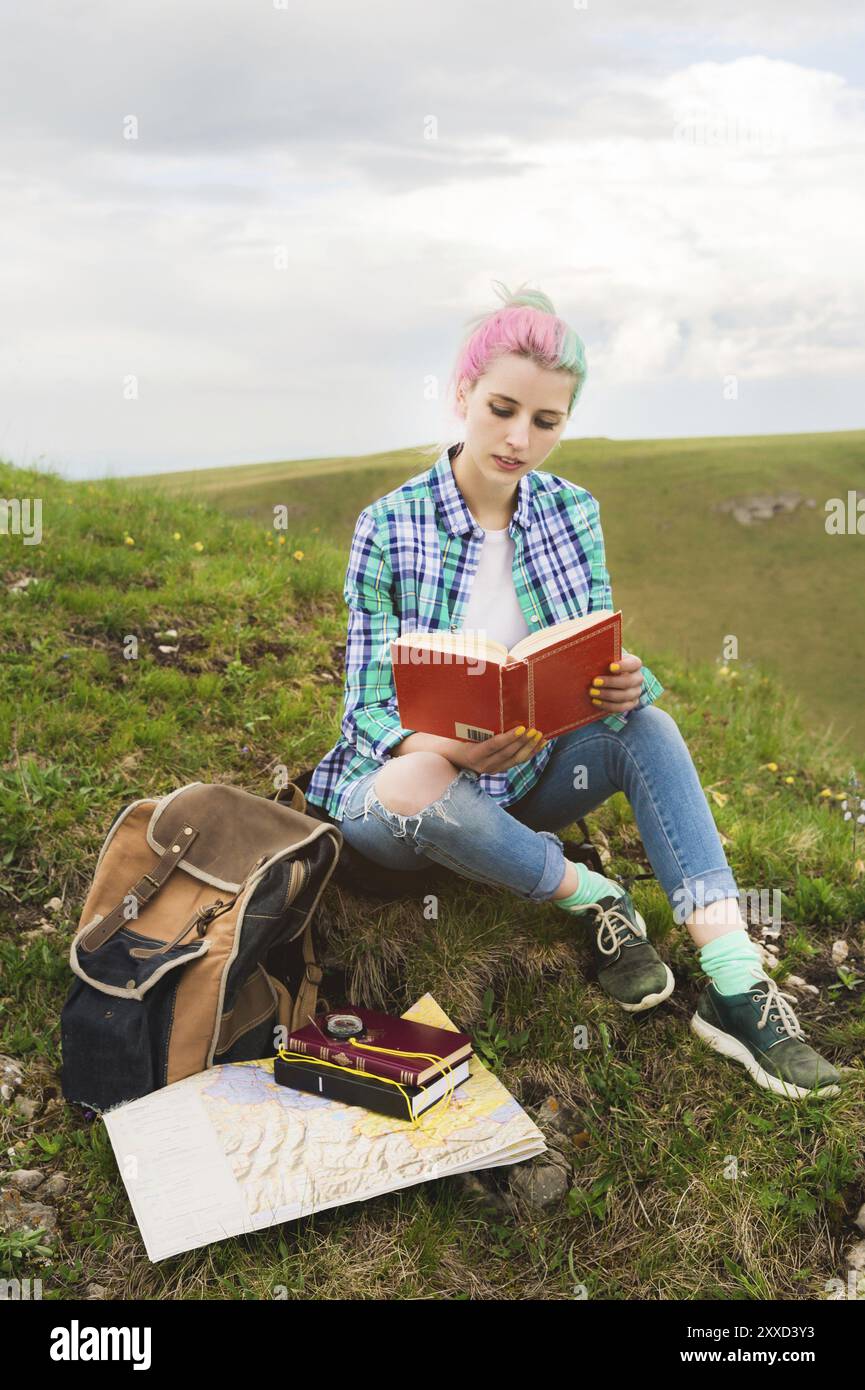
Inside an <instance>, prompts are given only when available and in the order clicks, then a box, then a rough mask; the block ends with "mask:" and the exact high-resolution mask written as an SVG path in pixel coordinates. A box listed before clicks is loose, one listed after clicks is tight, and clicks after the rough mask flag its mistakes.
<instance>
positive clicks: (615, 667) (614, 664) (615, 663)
mask: <svg viewBox="0 0 865 1390" xmlns="http://www.w3.org/2000/svg"><path fill="white" fill-rule="evenodd" d="M618 669H619V663H618V661H611V662H610V670H611V671H618Z"/></svg>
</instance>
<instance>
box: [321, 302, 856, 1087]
mask: <svg viewBox="0 0 865 1390" xmlns="http://www.w3.org/2000/svg"><path fill="white" fill-rule="evenodd" d="M502 288H504V287H502ZM500 298H502V299H503V301H504V306H503V307H502V308H500V309H497V310H495V311H493V312H492V313H490V314H488V315H486V316H484V317H483V318H482V319H481V320H480V322H478V323H477V324H476V326H475V327H474V329H473V331H471V332H470V334H469V336H468V338H467V340H466V341H465V343H464V345H463V347H462V350H461V352H460V354H459V357H458V360H457V364H456V368H455V371H454V374H453V378H452V382H451V386H452V387H453V389H454V394H455V399H456V402H457V410H458V415H459V417H460V418H461V420H462V421H463V423H464V435H465V439H464V442H463V443H462V444H454V445H452V446H451V447H449V448H447V449H446V450H444V451H443V452H442V453H441V455H440V457H439V459H438V461H437V462H436V463H435V464H434V465H433V467H432V468H430V469H429V470H428V471H427V472H423V473H419V474H417V475H416V476H415V477H412V478H410V479H409V480H408V481H407V482H405V483H404V484H402V486H400V487H398V488H395V489H394V490H393V491H391V492H389V493H387V494H386V495H385V496H384V497H381V498H379V499H378V500H377V501H376V502H373V503H371V504H370V505H369V506H368V507H365V508H364V509H363V511H362V512H361V514H360V516H359V517H358V520H357V524H356V527H355V532H354V537H353V540H352V546H351V553H350V558H349V563H348V570H347V574H346V580H345V589H344V596H345V600H346V603H347V604H348V609H349V613H348V641H347V645H346V662H345V666H346V687H345V709H344V716H343V720H342V726H341V727H342V733H341V737H340V738H339V740H338V742H337V743H336V745H335V746H334V747H333V748H332V749H331V750H330V752H329V753H327V755H326V756H325V757H324V758H323V759H322V761H321V762H320V763H319V764H318V766H317V767H316V769H315V771H314V773H313V776H312V779H311V781H310V783H309V786H308V789H307V797H308V799H309V801H311V802H313V803H315V804H317V805H319V806H321V807H323V808H324V810H325V811H326V812H327V813H328V814H329V815H331V816H332V817H333V818H334V819H335V820H336V821H337V822H338V823H339V824H340V828H341V830H342V833H343V835H344V837H345V839H346V841H347V842H348V843H349V844H350V845H353V846H354V847H356V848H357V849H358V850H359V851H360V852H361V853H362V854H364V855H365V856H367V858H369V859H371V860H373V861H375V862H376V863H378V864H381V865H383V866H385V867H387V868H390V869H392V870H394V871H395V872H398V871H400V870H405V869H416V868H418V867H421V866H424V865H427V866H428V865H430V863H431V862H433V863H437V864H445V865H447V866H449V867H450V868H451V869H454V870H455V871H456V872H457V873H459V874H462V875H464V876H465V877H466V878H469V879H473V880H475V881H477V882H481V883H489V884H494V885H497V886H500V887H502V888H507V889H509V890H510V892H512V893H514V894H516V896H517V897H520V898H526V899H530V900H532V901H534V902H552V903H554V904H555V906H556V907H558V908H560V909H561V910H563V911H565V912H568V913H571V914H573V915H574V916H575V917H578V918H580V917H590V918H592V919H593V920H594V928H595V929H594V930H593V932H592V949H593V954H594V958H595V962H596V965H597V980H598V984H599V985H600V987H601V988H602V989H603V990H604V991H605V992H606V993H607V994H608V995H609V996H610V997H611V998H612V999H614V1000H615V1001H616V1003H617V1004H619V1005H620V1007H621V1008H623V1009H625V1010H627V1011H628V1012H630V1013H637V1012H640V1011H642V1010H644V1009H649V1008H652V1007H654V1006H655V1005H657V1004H659V1003H661V1002H662V1000H664V999H666V998H667V997H668V996H669V995H670V994H671V992H672V990H673V987H674V983H675V982H674V979H673V975H672V973H671V971H670V968H669V966H667V965H666V964H665V963H664V961H662V960H661V958H660V957H659V956H658V954H657V952H656V951H655V950H654V948H653V946H652V945H651V943H650V942H649V941H648V939H647V936H646V927H645V923H644V921H643V918H642V916H641V915H640V913H639V912H637V911H636V910H635V907H634V904H633V901H632V899H631V896H630V894H629V893H627V892H626V891H625V890H624V888H622V887H621V885H619V884H617V883H616V882H614V881H613V880H612V879H609V878H605V877H604V876H603V875H601V874H597V873H594V872H592V871H591V870H590V869H588V868H586V867H585V866H584V865H578V864H574V863H572V862H571V861H569V860H567V859H566V858H565V855H564V851H563V847H562V843H561V840H560V839H559V838H558V836H557V835H556V833H555V832H556V831H557V830H561V829H563V828H565V827H567V826H569V825H571V824H573V822H574V821H576V820H578V819H579V818H581V817H583V816H585V815H587V813H588V812H590V811H592V810H594V809H595V808H596V807H598V806H600V805H601V804H602V803H603V802H604V801H606V800H607V798H608V797H610V796H612V795H613V794H614V793H615V792H619V791H620V792H623V793H624V794H625V796H626V797H627V799H628V801H629V803H630V805H631V807H632V808H633V812H634V817H635V820H636V823H637V827H638V829H639V832H640V835H641V837H642V841H643V845H644V847H645V850H646V854H647V855H648V858H649V861H650V863H651V865H652V869H653V871H654V873H655V874H656V876H657V879H658V882H659V883H660V884H661V886H662V888H663V890H664V892H665V893H666V894H667V897H668V899H669V902H670V904H671V906H672V908H673V911H674V917H675V920H676V921H677V922H679V923H684V925H685V926H686V927H687V929H688V932H689V934H690V936H691V939H692V940H693V942H694V945H695V947H697V949H698V951H699V960H700V966H701V969H702V970H703V971H704V972H705V974H706V975H707V976H708V982H707V984H706V986H705V988H704V990H703V992H702V994H701V996H700V999H699V1001H698V1004H697V1009H696V1012H695V1013H694V1016H693V1018H692V1020H691V1027H692V1028H693V1029H694V1031H695V1032H696V1033H697V1034H698V1035H699V1036H700V1037H702V1038H704V1039H705V1040H706V1041H707V1042H708V1043H709V1044H710V1045H711V1046H712V1047H713V1048H714V1049H716V1051H718V1052H719V1053H721V1054H722V1055H724V1056H725V1057H729V1058H730V1059H732V1060H733V1061H736V1062H738V1063H740V1064H741V1065H742V1066H744V1067H745V1069H746V1070H747V1072H748V1074H749V1076H751V1078H752V1079H753V1080H754V1081H755V1082H756V1083H757V1085H759V1086H763V1087H765V1088H767V1089H769V1090H770V1091H773V1092H775V1093H777V1094H779V1095H784V1096H786V1097H788V1098H799V1097H802V1096H805V1095H808V1094H814V1095H819V1096H830V1095H836V1094H838V1092H839V1085H838V1083H839V1081H840V1075H839V1073H838V1072H837V1071H836V1069H835V1068H834V1067H833V1066H832V1065H831V1064H830V1063H829V1062H828V1061H827V1060H826V1059H825V1058H823V1057H821V1056H820V1055H819V1054H818V1053H817V1052H816V1051H815V1050H814V1049H813V1048H812V1047H810V1046H809V1045H808V1043H807V1042H805V1041H804V1035H803V1032H802V1029H801V1027H800V1025H799V1023H798V1021H797V1019H796V1016H795V1014H794V1012H793V1009H792V1006H791V1004H790V1002H789V1000H790V996H789V995H786V994H782V993H781V992H780V990H779V989H778V986H777V985H776V983H775V982H774V981H773V980H772V979H770V977H769V976H768V975H767V974H766V973H765V972H764V970H763V968H762V965H761V961H760V956H759V954H758V951H757V948H756V946H755V944H754V943H753V942H752V941H751V940H750V938H749V935H748V931H747V928H746V924H745V922H744V921H743V919H742V917H741V914H740V912H739V901H738V889H737V886H736V882H735V880H734V878H733V874H732V873H731V871H730V867H729V865H728V863H727V860H726V857H725V855H724V850H723V847H722V845H721V841H720V838H719V836H718V832H717V829H716V827H715V823H714V820H713V817H712V814H711V811H710V809H709V805H708V803H707V801H706V797H705V795H704V793H703V789H702V787H701V785H700V779H699V776H698V774H697V771H696V769H695V767H694V764H693V761H692V759H691V755H690V753H689V751H688V747H687V745H686V743H685V741H684V739H683V738H682V735H681V733H680V731H679V728H678V725H677V724H676V721H675V720H674V719H673V718H672V716H671V715H670V714H669V713H667V711H666V710H663V709H660V708H659V707H658V706H657V705H656V704H655V701H656V700H657V699H658V696H659V695H660V694H661V693H662V691H663V686H662V685H661V684H660V683H659V681H658V680H657V679H656V678H655V676H654V675H653V674H652V672H651V671H650V670H649V669H648V667H644V666H643V665H642V663H641V661H640V658H639V657H638V656H634V655H633V654H632V653H623V657H622V660H621V662H619V663H618V664H614V665H613V666H611V667H610V669H609V670H608V671H599V672H598V673H597V675H596V677H595V679H594V681H593V683H592V684H593V689H592V698H593V699H594V702H595V705H596V706H597V708H598V709H599V710H600V711H603V713H604V717H603V718H602V719H599V720H597V721H596V722H594V723H592V724H587V725H584V726H583V727H582V728H579V729H575V730H574V731H573V732H571V733H568V734H564V735H560V736H559V737H557V738H549V739H548V738H545V737H544V733H543V730H537V729H525V728H523V727H522V726H519V727H517V728H515V729H512V730H510V731H509V732H507V733H504V734H500V735H498V736H496V737H493V738H490V739H487V740H486V741H485V742H481V743H468V742H462V741H461V740H458V739H449V738H439V737H437V736H434V735H431V734H424V733H419V732H416V731H414V730H412V729H406V728H404V727H403V726H402V725H401V724H400V720H399V714H398V711H397V708H396V696H395V693H394V684H393V672H392V668H391V662H390V647H389V644H390V642H391V640H392V639H393V638H394V637H396V636H398V635H399V634H400V633H401V632H404V631H418V630H422V631H423V630H425V631H436V630H439V629H446V630H448V629H449V630H450V631H452V632H455V631H462V630H468V629H474V630H480V631H482V632H483V633H484V634H485V635H486V636H488V637H492V638H495V639H497V640H498V641H500V642H503V643H504V644H505V646H506V647H512V646H513V645H514V643H515V642H517V641H519V639H520V638H521V637H524V636H526V635H527V634H528V633H530V632H536V631H539V630H540V629H541V628H544V627H548V626H550V625H551V624H553V623H557V622H561V621H563V620H564V619H566V618H573V617H579V616H581V615H583V614H585V613H590V612H592V611H593V610H596V609H600V608H603V609H612V608H613V601H612V594H611V589H610V579H609V575H608V573H607V569H606V565H605V555H604V541H603V536H602V533H601V525H600V518H599V507H598V503H597V501H596V500H595V498H594V497H593V496H592V494H591V493H590V492H587V491H586V489H585V488H582V487H579V486H578V485H577V484H576V483H572V482H569V481H568V480H567V479H565V478H559V477H557V476H556V475H555V474H554V473H547V472H543V471H542V468H543V464H544V463H545V461H546V460H547V458H548V457H549V455H550V453H551V452H552V450H553V449H554V448H555V446H556V444H557V443H558V441H559V439H560V438H561V436H562V433H563V431H564V429H565V426H566V425H567V422H568V420H569V419H570V416H571V412H572V411H573V409H574V406H575V404H576V402H577V399H578V397H579V395H580V391H581V389H582V386H583V382H584V380H585V377H586V363H585V353H584V348H583V344H582V342H581V340H580V339H579V337H578V336H577V334H576V333H575V332H574V330H573V329H572V328H569V327H568V325H567V324H566V323H565V322H564V321H563V320H562V319H560V318H558V317H557V316H556V314H555V312H554V310H553V306H552V304H551V303H550V301H549V299H548V298H547V297H546V295H544V294H541V293H540V292H538V291H531V290H527V291H525V292H518V293H516V294H513V295H511V294H508V292H507V291H506V290H505V291H504V293H503V294H501V295H500ZM578 771H579V772H580V776H577V775H576V774H577V772H578Z"/></svg>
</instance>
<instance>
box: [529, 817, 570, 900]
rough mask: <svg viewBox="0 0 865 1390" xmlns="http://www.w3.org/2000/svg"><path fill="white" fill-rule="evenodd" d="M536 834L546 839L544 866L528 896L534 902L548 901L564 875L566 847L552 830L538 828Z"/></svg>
mask: <svg viewBox="0 0 865 1390" xmlns="http://www.w3.org/2000/svg"><path fill="white" fill-rule="evenodd" d="M535 834H536V835H538V836H539V837H540V839H542V840H544V841H545V845H544V868H543V872H542V873H541V876H540V878H539V879H538V882H537V883H536V884H535V887H534V889H533V890H532V892H531V893H529V895H528V896H529V898H530V899H531V900H532V902H546V901H547V899H548V898H551V897H552V896H553V894H554V893H555V891H556V889H557V888H558V886H559V884H560V883H561V881H562V878H563V877H564V873H565V864H566V860H565V847H564V845H563V844H562V842H561V840H560V839H559V837H558V835H554V834H553V832H552V831H551V830H536V831H535Z"/></svg>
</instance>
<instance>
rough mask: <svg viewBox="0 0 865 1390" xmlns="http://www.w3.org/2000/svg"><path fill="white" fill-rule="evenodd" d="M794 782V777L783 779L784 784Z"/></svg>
mask: <svg viewBox="0 0 865 1390" xmlns="http://www.w3.org/2000/svg"><path fill="white" fill-rule="evenodd" d="M795 780H796V779H795V777H785V778H784V781H785V782H795Z"/></svg>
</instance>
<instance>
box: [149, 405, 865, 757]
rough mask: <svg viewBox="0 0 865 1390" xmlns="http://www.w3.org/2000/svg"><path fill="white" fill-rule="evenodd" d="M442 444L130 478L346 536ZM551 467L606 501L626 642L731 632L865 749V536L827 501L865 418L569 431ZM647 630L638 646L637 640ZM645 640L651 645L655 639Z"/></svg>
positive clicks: (707, 652)
mask: <svg viewBox="0 0 865 1390" xmlns="http://www.w3.org/2000/svg"><path fill="white" fill-rule="evenodd" d="M435 457H436V451H435V449H432V450H430V449H429V448H428V449H426V450H423V449H403V450H397V451H393V452H391V453H385V454H370V455H368V456H365V457H363V458H333V459H304V460H298V461H290V462H282V463H270V464H248V465H245V466H240V467H236V468H214V469H204V470H200V471H196V472H184V473H175V474H157V475H154V476H153V477H148V478H144V479H133V480H131V485H132V486H135V487H139V488H144V489H145V490H146V492H147V495H148V496H149V495H151V492H152V489H153V488H158V489H159V492H160V493H161V494H163V495H164V496H166V497H175V496H180V495H184V496H185V495H189V494H190V493H191V494H192V495H194V496H196V498H198V499H199V500H205V501H207V502H208V503H212V504H213V505H215V506H218V507H219V508H220V509H222V510H224V511H227V512H228V513H230V514H231V515H234V516H245V517H248V518H250V519H252V520H256V521H259V522H260V523H261V524H262V525H264V526H270V525H271V523H272V517H273V507H274V505H276V504H283V505H285V506H286V507H287V508H288V516H289V520H290V523H291V524H292V525H294V524H296V525H297V526H298V527H303V528H306V531H307V533H309V532H311V531H312V528H313V527H314V526H318V527H319V528H320V534H322V535H323V536H326V537H328V538H329V539H331V540H332V541H333V542H334V543H335V544H336V545H338V546H340V547H341V548H345V547H346V546H347V545H348V542H349V540H350V538H351V532H352V528H353V525H354V521H355V519H356V517H357V514H358V512H359V511H360V509H361V508H362V507H364V506H366V505H367V504H368V503H369V502H371V501H373V499H374V498H376V497H379V496H381V495H382V493H384V492H386V491H388V490H389V489H390V488H393V487H396V486H398V485H399V484H400V483H401V482H404V481H405V479H406V478H408V477H410V476H412V475H413V474H414V473H417V472H420V471H421V470H423V469H425V468H428V467H429V466H430V463H431V462H434V461H435ZM546 467H547V469H548V470H549V471H551V472H554V473H558V474H559V475H560V476H562V477H565V478H570V479H572V480H573V481H574V482H577V483H579V484H580V485H581V486H583V487H586V488H588V489H589V491H590V492H592V493H594V495H595V496H596V497H597V498H598V501H599V502H600V505H601V521H602V524H603V528H604V536H605V539H606V545H607V564H608V569H609V571H610V574H611V576H612V582H613V597H614V600H615V603H616V606H617V607H619V608H621V609H622V612H623V615H624V632H625V641H626V645H631V644H633V646H632V650H636V651H637V653H638V654H639V655H640V656H641V657H643V658H644V660H645V661H646V663H647V664H649V665H650V664H651V663H649V662H648V658H647V657H646V650H648V649H651V651H652V653H653V654H654V656H655V657H656V659H657V661H658V663H659V665H660V666H661V667H662V668H663V669H666V668H667V665H668V663H669V662H670V661H675V660H676V659H677V658H678V660H680V661H684V662H685V663H690V662H692V661H693V662H696V663H697V664H698V665H702V664H704V663H706V662H714V661H716V660H717V659H718V658H719V657H720V655H721V652H722V645H723V642H724V639H725V638H726V637H727V635H728V634H731V633H732V634H734V635H735V636H736V637H737V638H738V642H739V657H738V661H739V664H741V665H744V664H749V663H758V664H760V665H761V666H762V667H763V668H764V669H765V670H766V671H768V672H770V673H771V674H772V675H774V676H775V677H776V679H777V680H778V682H779V683H780V684H783V685H785V686H786V688H787V689H788V690H789V691H790V692H791V693H792V694H794V695H796V696H797V697H798V698H800V699H801V701H802V705H803V711H804V714H805V717H806V720H807V722H808V723H810V724H811V725H812V726H813V727H823V726H824V725H826V724H828V725H829V727H830V728H831V729H832V731H833V732H835V733H837V734H838V735H839V736H840V737H841V739H842V741H843V742H844V743H845V745H846V747H847V748H848V750H849V751H850V752H851V753H857V752H860V753H861V750H862V749H863V748H865V701H863V700H862V689H863V686H865V642H862V641H861V640H859V639H860V637H861V628H862V614H861V607H862V600H861V595H862V589H863V584H865V560H863V554H865V538H863V537H862V536H859V535H855V536H854V535H844V536H828V535H827V534H826V530H825V521H826V512H825V503H826V501H827V499H828V498H830V497H841V498H843V499H845V501H846V497H847V491H848V489H849V488H853V489H859V490H860V491H865V431H861V430H859V431H852V430H851V431H838V432H835V433H826V434H800V435H765V436H764V435H756V436H734V437H729V438H716V439H655V440H611V439H587V440H569V441H566V442H564V443H562V445H561V446H560V447H559V448H558V449H556V450H554V452H553V454H552V456H551V458H550V459H549V460H548V462H547V464H546ZM767 491H768V492H782V491H783V492H799V493H800V494H801V495H802V496H803V497H806V498H807V497H813V498H814V499H815V501H816V504H817V505H816V507H814V508H813V509H809V508H805V507H804V506H800V507H799V508H798V509H797V511H795V512H794V513H792V514H789V515H787V514H784V513H781V514H779V515H777V516H776V517H775V518H774V519H773V520H772V521H770V522H763V523H759V524H757V525H755V526H752V527H750V528H745V527H742V526H740V525H739V523H738V522H736V521H735V520H733V518H732V517H731V516H730V515H729V514H728V513H721V512H715V511H713V510H712V507H713V506H714V504H716V503H717V502H721V501H723V500H725V499H726V498H731V497H735V496H739V495H748V494H757V493H762V492H767ZM638 643H639V645H637V644H638ZM643 649H645V650H643Z"/></svg>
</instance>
